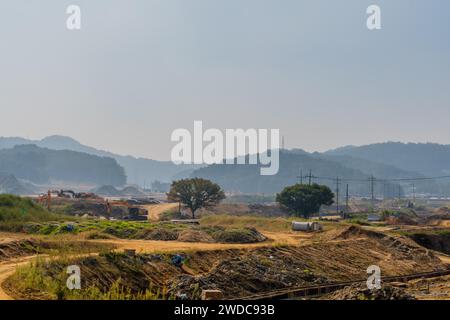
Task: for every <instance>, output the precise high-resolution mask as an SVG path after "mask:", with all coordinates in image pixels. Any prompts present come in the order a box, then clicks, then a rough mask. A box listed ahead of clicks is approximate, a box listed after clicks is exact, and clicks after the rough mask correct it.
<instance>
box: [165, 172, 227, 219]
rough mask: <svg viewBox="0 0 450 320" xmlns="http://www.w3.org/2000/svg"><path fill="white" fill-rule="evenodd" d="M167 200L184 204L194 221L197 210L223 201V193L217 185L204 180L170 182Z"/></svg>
mask: <svg viewBox="0 0 450 320" xmlns="http://www.w3.org/2000/svg"><path fill="white" fill-rule="evenodd" d="M167 198H168V200H169V201H175V202H180V203H182V204H184V205H185V206H186V207H188V208H189V209H190V210H191V213H192V219H195V212H196V211H197V210H198V209H200V208H208V207H211V206H214V205H216V204H218V203H219V202H220V201H221V200H223V199H225V193H224V192H223V190H222V189H221V188H220V186H219V185H218V184H216V183H214V182H212V181H209V180H206V179H201V178H194V179H182V180H178V181H174V182H172V185H171V186H170V191H169V193H168V194H167Z"/></svg>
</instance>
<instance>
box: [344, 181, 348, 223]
mask: <svg viewBox="0 0 450 320" xmlns="http://www.w3.org/2000/svg"><path fill="white" fill-rule="evenodd" d="M348 212H349V207H348V183H347V190H346V192H345V213H344V219H346V218H347V213H348Z"/></svg>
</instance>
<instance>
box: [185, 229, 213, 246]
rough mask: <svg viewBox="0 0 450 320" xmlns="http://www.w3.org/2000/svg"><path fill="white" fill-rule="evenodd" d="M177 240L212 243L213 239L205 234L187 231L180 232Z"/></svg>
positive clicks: (197, 231)
mask: <svg viewBox="0 0 450 320" xmlns="http://www.w3.org/2000/svg"><path fill="white" fill-rule="evenodd" d="M177 240H178V241H183V242H206V243H211V242H214V239H213V238H212V237H211V236H210V235H209V234H207V233H206V232H204V231H200V230H189V229H188V230H183V231H181V232H180V234H179V236H178V239H177Z"/></svg>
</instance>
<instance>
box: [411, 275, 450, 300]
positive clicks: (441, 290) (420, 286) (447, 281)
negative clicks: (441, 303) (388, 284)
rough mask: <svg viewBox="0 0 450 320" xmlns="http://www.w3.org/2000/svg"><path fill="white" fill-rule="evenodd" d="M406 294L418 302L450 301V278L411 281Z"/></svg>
mask: <svg viewBox="0 0 450 320" xmlns="http://www.w3.org/2000/svg"><path fill="white" fill-rule="evenodd" d="M406 292H408V293H410V294H412V295H414V297H415V298H416V299H418V300H450V276H446V277H438V278H430V279H418V280H413V281H410V282H408V283H407V289H406Z"/></svg>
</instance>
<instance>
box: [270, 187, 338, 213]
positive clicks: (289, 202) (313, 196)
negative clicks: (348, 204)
mask: <svg viewBox="0 0 450 320" xmlns="http://www.w3.org/2000/svg"><path fill="white" fill-rule="evenodd" d="M333 197H334V194H333V192H332V191H331V190H330V188H328V187H327V186H323V185H318V184H312V185H305V184H296V185H293V186H289V187H286V188H284V189H283V191H281V192H280V193H278V194H277V197H276V201H277V202H278V203H279V204H280V205H281V206H282V207H284V208H285V209H287V210H288V211H289V212H290V213H291V214H293V215H296V216H302V217H305V218H308V217H309V216H311V215H312V214H313V213H317V212H319V210H320V206H321V205H327V206H329V205H332V204H333Z"/></svg>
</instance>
